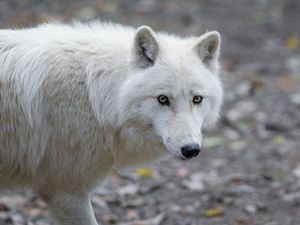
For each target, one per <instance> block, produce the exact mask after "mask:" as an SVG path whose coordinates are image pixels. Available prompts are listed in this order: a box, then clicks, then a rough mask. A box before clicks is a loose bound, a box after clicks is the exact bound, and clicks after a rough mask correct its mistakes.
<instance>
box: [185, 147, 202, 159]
mask: <svg viewBox="0 0 300 225" xmlns="http://www.w3.org/2000/svg"><path fill="white" fill-rule="evenodd" d="M200 151H201V148H200V145H199V144H188V145H184V146H183V147H181V153H182V155H183V156H184V157H185V158H187V159H191V158H193V157H196V156H197V155H198V154H199V153H200Z"/></svg>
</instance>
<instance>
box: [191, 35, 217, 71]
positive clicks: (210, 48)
mask: <svg viewBox="0 0 300 225" xmlns="http://www.w3.org/2000/svg"><path fill="white" fill-rule="evenodd" d="M220 44H221V37H220V34H219V32H217V31H211V32H207V33H206V34H203V35H202V36H200V38H199V39H198V41H197V43H196V45H195V46H194V51H196V53H197V54H198V56H199V57H200V59H201V61H202V62H203V64H204V65H205V66H207V67H208V68H209V69H211V70H212V71H213V72H216V70H217V69H218V58H219V55H220Z"/></svg>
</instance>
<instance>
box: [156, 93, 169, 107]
mask: <svg viewBox="0 0 300 225" xmlns="http://www.w3.org/2000/svg"><path fill="white" fill-rule="evenodd" d="M157 100H158V102H159V103H160V104H161V105H168V106H169V105H170V101H169V99H168V97H167V96H165V95H160V96H158V97H157Z"/></svg>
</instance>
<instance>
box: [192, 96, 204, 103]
mask: <svg viewBox="0 0 300 225" xmlns="http://www.w3.org/2000/svg"><path fill="white" fill-rule="evenodd" d="M202 100H203V97H202V96H200V95H195V96H194V97H193V103H194V104H200V103H201V102H202Z"/></svg>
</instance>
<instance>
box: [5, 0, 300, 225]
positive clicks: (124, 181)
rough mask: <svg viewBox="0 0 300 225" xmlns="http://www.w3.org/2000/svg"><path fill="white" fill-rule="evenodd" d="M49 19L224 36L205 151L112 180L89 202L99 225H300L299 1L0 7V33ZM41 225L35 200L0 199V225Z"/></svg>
mask: <svg viewBox="0 0 300 225" xmlns="http://www.w3.org/2000/svg"><path fill="white" fill-rule="evenodd" d="M49 17H51V18H55V19H58V20H61V21H65V22H69V21H71V20H72V19H75V18H76V19H80V20H83V21H89V20H93V19H95V18H101V19H103V20H111V21H113V22H118V23H123V24H129V25H135V26H138V25H142V24H147V25H150V26H152V27H153V29H154V30H165V31H169V32H174V33H176V34H179V35H182V36H186V35H191V34H192V35H198V34H201V33H203V32H205V31H206V30H209V31H210V30H218V31H219V32H220V33H221V35H222V56H221V62H222V74H221V77H222V79H223V82H224V86H225V103H224V107H223V110H222V116H221V120H220V122H219V123H218V124H217V126H216V127H214V128H213V129H210V130H207V131H206V132H205V135H204V139H205V140H204V148H203V151H202V152H201V154H200V155H199V157H197V158H196V159H194V160H191V161H175V160H168V161H162V162H158V163H155V164H151V165H147V166H146V167H145V168H142V169H139V170H136V169H131V170H129V171H126V172H123V173H122V174H115V175H113V176H112V177H111V178H110V179H109V180H108V181H107V183H106V184H105V185H104V187H101V188H99V190H98V191H97V193H96V194H95V195H94V197H93V206H94V209H95V213H96V216H97V219H98V220H99V222H100V223H101V224H104V225H108V224H117V225H225V224H226V225H234V224H238V225H239V224H241V225H299V224H300V142H299V138H300V40H299V39H300V1H298V0H251V1H241V0H230V1H222V0H198V1H197V0H191V1H188V0H186V1H181V0H173V1H171V0H167V1H162V0H161V1H159V0H139V1H133V0H127V1H121V0H111V1H104V0H91V1H88V0H86V1H84V0H73V1H72V0H65V1H59V0H44V1H39V0H1V1H0V28H8V27H24V26H31V25H34V24H37V23H40V22H43V21H46V20H47V18H49ZM47 218H48V212H47V207H46V206H45V204H44V203H43V202H41V201H40V200H39V199H37V198H36V197H34V196H33V195H31V194H28V193H25V194H24V193H22V194H21V193H5V194H3V195H1V196H0V225H10V224H14V225H24V224H27V225H48V224H50V222H49V221H48V219H47Z"/></svg>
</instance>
